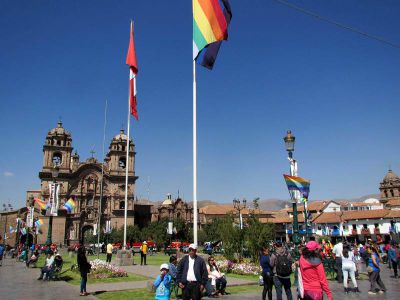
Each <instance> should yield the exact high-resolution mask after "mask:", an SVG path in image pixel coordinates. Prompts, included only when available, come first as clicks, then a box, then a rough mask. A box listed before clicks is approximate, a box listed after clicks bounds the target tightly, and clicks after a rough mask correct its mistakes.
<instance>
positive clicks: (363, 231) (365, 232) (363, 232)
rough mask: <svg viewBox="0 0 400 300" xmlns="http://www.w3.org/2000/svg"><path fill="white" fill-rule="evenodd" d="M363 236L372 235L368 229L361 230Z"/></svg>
mask: <svg viewBox="0 0 400 300" xmlns="http://www.w3.org/2000/svg"><path fill="white" fill-rule="evenodd" d="M361 234H367V235H368V234H371V231H370V230H369V229H367V228H363V229H361Z"/></svg>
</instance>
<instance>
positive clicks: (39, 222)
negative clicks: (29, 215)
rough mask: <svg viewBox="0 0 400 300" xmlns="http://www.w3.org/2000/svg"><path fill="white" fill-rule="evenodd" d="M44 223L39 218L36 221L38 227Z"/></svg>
mask: <svg viewBox="0 0 400 300" xmlns="http://www.w3.org/2000/svg"><path fill="white" fill-rule="evenodd" d="M43 224H44V222H43V220H41V219H39V220H37V221H36V222H35V226H36V228H39V227H40V226H42V225H43Z"/></svg>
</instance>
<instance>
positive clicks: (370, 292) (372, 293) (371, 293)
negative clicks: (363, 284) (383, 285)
mask: <svg viewBox="0 0 400 300" xmlns="http://www.w3.org/2000/svg"><path fill="white" fill-rule="evenodd" d="M368 294H370V295H376V294H377V292H374V291H368Z"/></svg>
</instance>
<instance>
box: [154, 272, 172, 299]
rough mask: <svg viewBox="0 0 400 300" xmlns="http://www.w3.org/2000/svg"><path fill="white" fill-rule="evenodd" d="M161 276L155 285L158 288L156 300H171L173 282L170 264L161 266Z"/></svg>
mask: <svg viewBox="0 0 400 300" xmlns="http://www.w3.org/2000/svg"><path fill="white" fill-rule="evenodd" d="M160 271H161V274H160V275H158V276H157V278H156V280H155V281H154V283H153V285H154V287H155V288H156V298H155V299H156V300H169V299H170V294H171V280H172V277H171V275H169V267H168V264H162V265H161V266H160Z"/></svg>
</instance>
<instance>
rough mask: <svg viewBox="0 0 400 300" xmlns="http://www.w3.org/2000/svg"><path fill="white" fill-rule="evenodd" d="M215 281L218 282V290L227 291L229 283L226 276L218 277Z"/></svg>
mask: <svg viewBox="0 0 400 300" xmlns="http://www.w3.org/2000/svg"><path fill="white" fill-rule="evenodd" d="M215 283H216V289H217V292H220V293H225V288H226V284H227V282H226V279H225V277H221V278H218V279H217V280H216V281H215Z"/></svg>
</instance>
